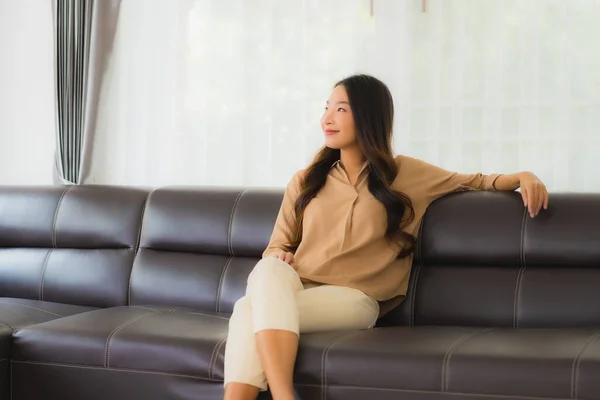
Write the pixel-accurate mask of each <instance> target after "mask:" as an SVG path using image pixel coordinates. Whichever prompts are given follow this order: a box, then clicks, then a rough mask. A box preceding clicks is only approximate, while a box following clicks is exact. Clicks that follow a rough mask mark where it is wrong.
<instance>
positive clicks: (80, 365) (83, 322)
mask: <svg viewBox="0 0 600 400" xmlns="http://www.w3.org/2000/svg"><path fill="white" fill-rule="evenodd" d="M228 317H229V316H228V315H227V314H220V313H210V312H195V311H194V310H191V309H182V308H164V307H163V308H161V307H152V306H148V307H146V306H131V307H115V308H108V309H101V310H97V311H92V312H89V313H84V314H79V315H74V316H71V317H67V318H63V319H61V320H56V321H50V322H47V323H44V324H39V325H35V326H32V327H29V328H25V329H22V330H20V331H19V332H17V333H16V334H15V338H14V343H13V393H16V395H17V396H18V398H30V397H32V398H33V397H36V396H40V395H41V394H43V393H44V392H45V393H47V394H48V395H49V397H48V398H55V397H56V398H68V397H69V393H73V392H72V390H74V389H73V387H72V386H73V385H74V384H75V385H77V386H78V387H77V389H76V392H77V393H80V394H81V396H82V397H81V398H86V399H96V398H98V399H106V398H112V399H120V398H132V397H131V396H135V397H136V398H142V397H138V396H142V395H143V398H146V399H153V398H157V399H159V398H167V397H168V396H170V397H169V398H173V397H175V398H184V399H187V398H190V399H191V398H201V397H198V396H199V393H206V392H207V391H208V392H211V393H214V394H215V396H218V394H219V393H220V392H222V381H223V354H224V349H225V347H224V345H225V339H226V336H227V330H228V324H229V318H228ZM38 374H39V376H40V377H41V376H42V375H44V374H50V375H51V376H53V378H54V379H53V380H48V379H41V381H43V382H44V383H42V384H40V385H38V386H36V387H31V385H28V384H27V382H29V381H30V380H31V378H32V376H37V375H38ZM36 381H37V380H36ZM116 382H124V383H123V384H115V383H116ZM125 382H128V383H125ZM204 386H207V387H208V388H205V387H204ZM124 387H126V388H128V389H125V390H124ZM113 389H114V392H112V391H111V390H113ZM128 390H131V392H128ZM53 396H54V397H53ZM202 398H203V397H202Z"/></svg>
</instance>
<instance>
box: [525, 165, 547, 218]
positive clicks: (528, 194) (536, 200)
mask: <svg viewBox="0 0 600 400" xmlns="http://www.w3.org/2000/svg"><path fill="white" fill-rule="evenodd" d="M519 183H520V186H521V197H523V204H525V207H527V209H528V210H529V215H530V216H531V218H533V217H535V216H536V215H538V213H539V212H540V209H541V208H542V207H544V210H546V209H548V191H547V190H546V185H544V184H543V183H542V181H540V180H539V179H538V177H537V176H535V175H534V174H532V173H531V172H522V173H520V174H519Z"/></svg>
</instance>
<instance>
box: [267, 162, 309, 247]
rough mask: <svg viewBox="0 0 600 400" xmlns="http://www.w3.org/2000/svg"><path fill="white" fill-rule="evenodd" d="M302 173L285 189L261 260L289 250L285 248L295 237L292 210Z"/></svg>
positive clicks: (295, 224) (294, 220)
mask: <svg viewBox="0 0 600 400" xmlns="http://www.w3.org/2000/svg"><path fill="white" fill-rule="evenodd" d="M302 172H303V171H299V172H297V173H296V174H295V175H294V176H293V178H292V179H291V181H290V182H289V183H288V185H287V187H286V189H285V193H284V195H283V201H282V202H281V207H280V208H279V214H278V215H277V220H276V221H275V226H274V227H273V233H272V234H271V239H270V240H269V245H268V246H267V249H266V250H265V251H264V252H263V255H262V256H263V258H265V257H271V256H278V255H280V254H281V253H282V252H283V253H286V252H288V251H289V249H288V248H287V245H288V244H290V243H291V242H292V241H293V239H294V238H295V237H296V232H297V230H298V223H297V221H296V213H295V211H294V208H295V205H296V199H298V196H299V195H300V188H301V179H302Z"/></svg>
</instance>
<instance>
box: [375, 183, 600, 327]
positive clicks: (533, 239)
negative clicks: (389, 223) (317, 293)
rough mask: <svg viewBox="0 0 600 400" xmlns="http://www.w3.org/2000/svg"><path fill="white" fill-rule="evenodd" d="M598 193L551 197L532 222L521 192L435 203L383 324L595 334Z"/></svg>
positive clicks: (599, 274) (598, 317)
mask: <svg viewBox="0 0 600 400" xmlns="http://www.w3.org/2000/svg"><path fill="white" fill-rule="evenodd" d="M598 222H600V194H585V195H582V194H557V195H553V196H552V201H551V206H550V209H549V210H547V211H542V212H541V213H540V214H539V215H538V216H537V217H536V218H533V219H532V218H530V217H529V216H528V215H527V214H526V213H525V209H524V207H523V204H522V200H521V196H520V194H518V193H490V192H465V193H457V194H453V195H449V196H446V197H443V198H441V199H438V200H436V201H435V202H434V203H433V204H432V205H431V206H430V208H429V210H428V211H427V215H426V217H425V219H424V221H423V225H422V228H421V232H420V238H419V240H420V246H419V253H420V257H419V258H420V260H421V261H422V263H421V264H417V265H415V266H414V267H413V271H412V279H411V285H410V288H409V293H408V296H407V299H406V301H405V302H404V304H402V306H401V307H399V308H398V309H397V310H394V311H393V312H392V313H391V314H390V315H387V316H386V317H385V318H384V320H383V321H381V322H380V324H381V325H382V326H392V325H402V324H409V325H454V326H467V327H470V326H483V327H515V328H553V327H561V328H597V327H600V297H598V296H597V294H596V293H598V292H600V250H598V249H600V245H599V244H600V233H598V232H599V231H598V229H597V226H598Z"/></svg>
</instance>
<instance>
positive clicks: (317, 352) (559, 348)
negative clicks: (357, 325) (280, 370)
mask: <svg viewBox="0 0 600 400" xmlns="http://www.w3.org/2000/svg"><path fill="white" fill-rule="evenodd" d="M300 348H301V352H300V354H299V358H298V362H297V366H296V377H295V382H297V384H298V386H300V387H303V386H304V387H312V388H318V389H319V390H318V391H317V392H316V393H314V394H316V395H318V397H313V398H324V396H326V398H328V399H360V398H367V397H366V396H374V397H373V398H377V399H379V398H381V397H379V396H380V395H381V394H382V393H386V392H387V393H395V395H396V396H397V397H395V398H404V397H406V398H409V397H410V396H411V395H417V394H418V393H422V394H425V393H430V394H433V393H439V394H446V395H448V396H449V397H450V396H452V397H454V398H455V396H457V395H459V396H460V395H463V396H469V397H470V396H471V395H473V396H477V395H483V396H499V397H505V398H506V397H513V396H514V397H531V398H559V399H566V398H598V397H597V395H598V393H600V392H599V391H598V389H600V387H599V385H598V379H597V376H600V332H598V331H593V330H571V329H565V330H537V329H536V330H527V329H520V330H515V329H512V328H496V329H492V328H457V327H433V326H419V327H393V328H385V329H383V328H377V329H374V330H364V331H355V332H337V333H334V332H331V333H326V334H311V335H304V336H302V337H301V345H300ZM374 371H376V373H374ZM342 393H344V394H343V395H342ZM403 396H404V397H403ZM389 398H394V397H389Z"/></svg>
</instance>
